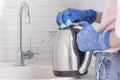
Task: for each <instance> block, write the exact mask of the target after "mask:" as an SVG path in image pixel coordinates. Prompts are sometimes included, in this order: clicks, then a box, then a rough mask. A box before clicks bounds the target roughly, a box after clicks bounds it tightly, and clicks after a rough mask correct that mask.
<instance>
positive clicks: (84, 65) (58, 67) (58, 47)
mask: <svg viewBox="0 0 120 80" xmlns="http://www.w3.org/2000/svg"><path fill="white" fill-rule="evenodd" d="M78 31H79V29H76V28H67V29H64V30H63V29H59V30H58V31H57V35H56V40H55V45H54V50H53V54H52V63H53V72H54V75H55V76H60V77H75V76H80V75H81V74H85V73H86V72H87V70H88V66H89V64H90V61H91V57H92V53H91V52H81V51H79V49H78V47H77V44H76V33H77V32H78Z"/></svg>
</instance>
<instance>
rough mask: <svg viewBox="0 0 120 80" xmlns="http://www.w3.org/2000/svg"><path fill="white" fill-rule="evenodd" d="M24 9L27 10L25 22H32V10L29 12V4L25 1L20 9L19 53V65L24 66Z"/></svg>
mask: <svg viewBox="0 0 120 80" xmlns="http://www.w3.org/2000/svg"><path fill="white" fill-rule="evenodd" d="M23 10H24V11H25V17H26V21H25V23H30V12H29V6H28V4H27V3H26V2H25V1H23V2H22V5H21V6H20V10H19V21H20V22H19V23H20V24H19V51H18V54H17V63H16V65H17V66H24V65H25V64H24V56H23V50H22V32H23V31H22V26H23V25H22V22H23V19H22V17H23Z"/></svg>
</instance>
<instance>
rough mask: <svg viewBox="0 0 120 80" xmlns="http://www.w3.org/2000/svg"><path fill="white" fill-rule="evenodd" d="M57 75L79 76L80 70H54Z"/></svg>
mask: <svg viewBox="0 0 120 80" xmlns="http://www.w3.org/2000/svg"><path fill="white" fill-rule="evenodd" d="M53 72H54V75H55V76H58V77H79V76H80V73H79V71H53Z"/></svg>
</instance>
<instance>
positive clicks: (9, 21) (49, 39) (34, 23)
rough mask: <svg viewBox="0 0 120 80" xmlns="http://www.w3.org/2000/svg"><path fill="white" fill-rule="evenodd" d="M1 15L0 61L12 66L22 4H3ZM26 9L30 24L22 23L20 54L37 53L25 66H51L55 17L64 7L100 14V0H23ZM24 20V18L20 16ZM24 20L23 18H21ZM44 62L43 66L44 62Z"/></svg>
mask: <svg viewBox="0 0 120 80" xmlns="http://www.w3.org/2000/svg"><path fill="white" fill-rule="evenodd" d="M3 1H4V4H3V5H4V7H3V15H2V18H0V61H1V62H15V58H16V57H15V55H16V50H17V47H18V28H19V16H18V12H19V7H20V5H21V2H22V0H3ZM26 2H27V3H28V4H29V7H30V15H31V23H30V24H25V23H24V20H23V50H27V49H29V41H30V38H31V40H32V41H31V43H32V50H33V51H34V52H38V53H39V55H36V56H35V57H34V58H33V59H31V60H27V63H35V64H40V63H43V64H47V63H48V64H51V62H50V61H51V54H52V49H53V44H54V38H55V35H56V31H57V25H56V15H57V13H58V12H59V11H62V10H64V9H66V8H68V7H71V8H78V9H89V8H93V9H95V10H98V11H101V10H103V3H104V2H103V1H101V0H26ZM23 17H24V16H23ZM23 19H24V18H23ZM44 61H46V63H45V62H44Z"/></svg>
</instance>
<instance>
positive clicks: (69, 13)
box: [56, 8, 97, 28]
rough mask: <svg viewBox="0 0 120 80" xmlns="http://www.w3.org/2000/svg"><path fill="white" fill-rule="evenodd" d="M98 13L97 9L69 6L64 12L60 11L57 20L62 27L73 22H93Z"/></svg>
mask: <svg viewBox="0 0 120 80" xmlns="http://www.w3.org/2000/svg"><path fill="white" fill-rule="evenodd" d="M96 14H97V13H96V11H94V10H92V9H89V10H77V9H72V8H68V9H66V10H64V11H63V12H60V13H58V15H57V20H56V22H57V24H58V26H60V28H66V27H68V26H70V25H72V23H75V22H80V21H87V22H89V23H90V24H92V23H93V22H94V21H95V19H96Z"/></svg>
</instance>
